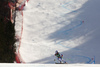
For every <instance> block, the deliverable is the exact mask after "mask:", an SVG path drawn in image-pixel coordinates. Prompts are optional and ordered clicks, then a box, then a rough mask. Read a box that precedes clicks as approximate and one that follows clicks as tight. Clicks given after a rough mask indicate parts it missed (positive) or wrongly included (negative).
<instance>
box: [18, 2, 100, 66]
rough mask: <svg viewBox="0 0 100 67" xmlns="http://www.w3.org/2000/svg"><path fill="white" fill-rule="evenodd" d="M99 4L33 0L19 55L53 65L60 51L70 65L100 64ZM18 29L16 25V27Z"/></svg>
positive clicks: (28, 60) (26, 13)
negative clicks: (56, 53) (93, 60)
mask: <svg viewBox="0 0 100 67" xmlns="http://www.w3.org/2000/svg"><path fill="white" fill-rule="evenodd" d="M99 3H100V0H30V1H29V2H28V4H27V6H26V7H25V8H24V11H23V33H22V39H21V46H20V55H21V57H22V58H23V60H24V62H26V63H32V64H34V63H37V64H54V59H55V56H54V53H55V51H56V50H58V51H59V52H60V53H61V54H63V55H64V57H63V59H64V60H65V61H67V62H68V63H70V64H73V63H75V64H76V63H80V64H81V63H85V64H86V63H88V64H89V63H91V62H92V60H91V58H93V57H95V63H96V64H99V63H100V59H99V57H100V53H99V51H100V49H99V48H100V46H99V43H100V26H99V25H100V23H99V22H100V18H99V17H100V13H99V11H100V8H99V7H100V4H99ZM16 26H17V24H16Z"/></svg>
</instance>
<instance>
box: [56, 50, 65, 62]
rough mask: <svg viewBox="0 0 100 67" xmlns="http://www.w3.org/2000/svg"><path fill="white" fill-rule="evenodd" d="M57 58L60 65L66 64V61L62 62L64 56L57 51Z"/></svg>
mask: <svg viewBox="0 0 100 67" xmlns="http://www.w3.org/2000/svg"><path fill="white" fill-rule="evenodd" d="M55 56H56V57H57V59H58V60H59V61H60V63H63V62H64V63H66V61H63V60H62V57H63V54H61V55H60V53H59V52H58V51H57V50H56V51H55Z"/></svg>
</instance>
